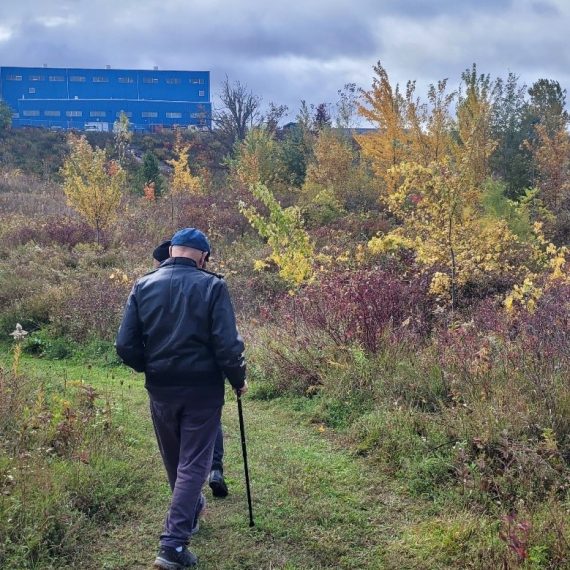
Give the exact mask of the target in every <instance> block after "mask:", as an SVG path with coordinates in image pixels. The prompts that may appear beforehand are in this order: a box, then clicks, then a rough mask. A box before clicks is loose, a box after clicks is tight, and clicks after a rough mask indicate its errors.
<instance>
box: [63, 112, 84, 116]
mask: <svg viewBox="0 0 570 570" xmlns="http://www.w3.org/2000/svg"><path fill="white" fill-rule="evenodd" d="M65 115H66V116H67V117H81V116H82V115H83V113H82V112H81V111H66V112H65Z"/></svg>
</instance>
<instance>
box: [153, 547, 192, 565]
mask: <svg viewBox="0 0 570 570" xmlns="http://www.w3.org/2000/svg"><path fill="white" fill-rule="evenodd" d="M196 564H198V557H197V556H196V555H195V554H192V552H190V551H189V550H188V549H187V548H186V547H184V548H183V549H182V550H181V551H180V552H177V551H176V549H175V548H170V547H169V546H161V547H160V550H159V551H158V554H157V555H156V560H155V561H154V567H155V568H162V569H163V570H182V568H192V566H196Z"/></svg>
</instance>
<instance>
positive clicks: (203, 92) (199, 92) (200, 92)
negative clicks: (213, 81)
mask: <svg viewBox="0 0 570 570" xmlns="http://www.w3.org/2000/svg"><path fill="white" fill-rule="evenodd" d="M204 95H206V92H205V91H204V90H203V89H200V91H198V97H204Z"/></svg>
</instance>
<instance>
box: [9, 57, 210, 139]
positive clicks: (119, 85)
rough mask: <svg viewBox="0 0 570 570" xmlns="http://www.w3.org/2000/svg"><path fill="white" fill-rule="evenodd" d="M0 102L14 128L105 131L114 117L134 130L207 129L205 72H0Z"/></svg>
mask: <svg viewBox="0 0 570 570" xmlns="http://www.w3.org/2000/svg"><path fill="white" fill-rule="evenodd" d="M0 96H1V97H2V98H3V99H4V101H5V102H6V103H7V104H8V105H10V107H12V109H13V110H14V113H15V114H14V119H13V123H12V124H13V126H14V127H22V126H42V127H61V128H65V129H68V128H74V129H83V128H85V123H94V122H103V123H109V128H110V129H111V128H112V126H113V123H114V122H115V120H116V119H117V116H118V114H119V113H120V111H125V112H126V113H127V115H128V116H129V120H130V122H131V125H132V127H133V128H134V129H135V130H149V129H152V128H155V127H157V126H165V127H171V126H173V125H179V126H190V125H196V126H204V127H210V125H211V103H210V73H209V72H208V71H164V70H160V71H159V70H129V69H82V68H73V69H65V68H46V67H0ZM58 113H59V116H58ZM167 114H168V115H167Z"/></svg>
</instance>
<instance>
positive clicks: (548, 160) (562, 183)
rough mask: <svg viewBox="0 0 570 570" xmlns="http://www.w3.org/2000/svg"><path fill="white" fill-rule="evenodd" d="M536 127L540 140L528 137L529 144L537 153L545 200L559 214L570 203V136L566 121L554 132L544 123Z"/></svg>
mask: <svg viewBox="0 0 570 570" xmlns="http://www.w3.org/2000/svg"><path fill="white" fill-rule="evenodd" d="M535 131H536V141H535V142H534V144H531V143H529V142H528V141H526V143H525V146H526V147H527V148H529V149H530V150H531V152H532V153H533V158H534V161H535V164H536V167H537V170H538V188H539V191H540V192H539V194H540V197H541V199H542V202H543V203H544V205H545V206H546V207H547V208H548V209H549V210H550V211H551V212H553V213H555V214H558V213H559V212H560V210H561V208H562V207H563V206H566V207H568V205H569V204H570V136H569V135H568V131H567V129H566V124H565V123H564V124H562V125H561V126H560V127H559V128H558V129H557V130H555V131H554V132H552V133H549V131H548V129H547V127H546V125H543V124H539V125H537V126H536V127H535Z"/></svg>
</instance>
